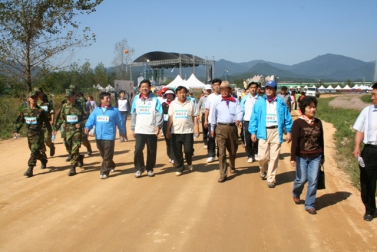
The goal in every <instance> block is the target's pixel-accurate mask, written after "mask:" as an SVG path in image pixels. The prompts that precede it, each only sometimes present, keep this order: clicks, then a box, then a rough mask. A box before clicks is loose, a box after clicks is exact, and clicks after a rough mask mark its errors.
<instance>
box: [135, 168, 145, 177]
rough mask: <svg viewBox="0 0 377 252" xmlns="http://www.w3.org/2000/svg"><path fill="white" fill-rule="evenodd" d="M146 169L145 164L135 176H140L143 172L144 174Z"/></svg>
mask: <svg viewBox="0 0 377 252" xmlns="http://www.w3.org/2000/svg"><path fill="white" fill-rule="evenodd" d="M144 170H145V166H144V167H143V168H141V170H140V171H137V172H136V173H135V178H140V177H141V174H143V172H144Z"/></svg>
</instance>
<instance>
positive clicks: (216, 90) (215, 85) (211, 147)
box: [204, 78, 221, 163]
mask: <svg viewBox="0 0 377 252" xmlns="http://www.w3.org/2000/svg"><path fill="white" fill-rule="evenodd" d="M220 84H221V79H218V78H216V79H213V80H212V89H213V93H212V94H210V95H209V96H208V98H207V101H206V111H205V121H204V127H207V128H208V129H211V109H212V105H213V103H214V101H215V100H216V99H217V98H218V96H219V95H220ZM215 137H216V135H214V136H213V137H212V136H211V135H209V136H208V159H207V162H208V163H211V162H212V161H213V160H214V159H215V152H216V141H215Z"/></svg>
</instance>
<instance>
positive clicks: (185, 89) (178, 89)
mask: <svg viewBox="0 0 377 252" xmlns="http://www.w3.org/2000/svg"><path fill="white" fill-rule="evenodd" d="M181 90H184V91H185V93H186V94H187V92H188V90H187V87H184V86H178V87H177V88H176V89H175V93H176V94H177V93H178V91H181Z"/></svg>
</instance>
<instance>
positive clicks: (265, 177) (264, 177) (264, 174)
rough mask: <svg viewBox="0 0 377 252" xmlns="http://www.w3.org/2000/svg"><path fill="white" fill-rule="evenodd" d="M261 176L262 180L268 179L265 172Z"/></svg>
mask: <svg viewBox="0 0 377 252" xmlns="http://www.w3.org/2000/svg"><path fill="white" fill-rule="evenodd" d="M259 176H260V177H261V179H262V180H265V179H267V174H266V173H265V172H260V173H259Z"/></svg>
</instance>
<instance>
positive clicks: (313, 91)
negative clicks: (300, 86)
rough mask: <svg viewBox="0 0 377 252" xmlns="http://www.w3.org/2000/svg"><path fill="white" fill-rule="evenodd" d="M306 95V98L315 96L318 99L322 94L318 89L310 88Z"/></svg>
mask: <svg viewBox="0 0 377 252" xmlns="http://www.w3.org/2000/svg"><path fill="white" fill-rule="evenodd" d="M305 95H306V96H314V97H317V98H318V97H319V96H320V93H319V92H318V88H315V87H310V88H308V89H307V90H306V92H305Z"/></svg>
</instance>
